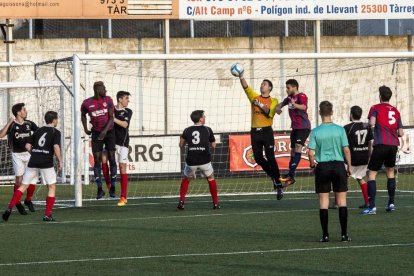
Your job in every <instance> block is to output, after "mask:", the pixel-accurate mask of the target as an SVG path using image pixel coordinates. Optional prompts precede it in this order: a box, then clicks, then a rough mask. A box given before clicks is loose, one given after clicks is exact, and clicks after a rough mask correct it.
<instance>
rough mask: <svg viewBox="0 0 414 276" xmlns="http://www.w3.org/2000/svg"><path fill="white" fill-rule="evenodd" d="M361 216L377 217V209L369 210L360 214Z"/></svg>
mask: <svg viewBox="0 0 414 276" xmlns="http://www.w3.org/2000/svg"><path fill="white" fill-rule="evenodd" d="M360 214H361V215H376V214H377V208H376V207H373V208H367V209H365V210H363V211H361V213H360Z"/></svg>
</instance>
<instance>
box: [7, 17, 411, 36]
mask: <svg viewBox="0 0 414 276" xmlns="http://www.w3.org/2000/svg"><path fill="white" fill-rule="evenodd" d="M321 26H322V35H324V36H353V35H411V34H413V33H414V19H409V20H343V21H342V20H336V21H322V23H321ZM163 32H164V21H163V20H40V19H38V20H22V21H20V22H19V24H18V26H17V27H16V28H15V33H14V37H15V38H17V39H19V38H20V39H24V38H108V37H113V38H144V37H154V38H156V37H163ZM312 35H313V22H312V21H303V20H302V21H296V20H294V21H249V20H245V21H194V22H191V21H187V20H171V21H170V36H171V37H242V36H243V37H245V36H251V37H267V36H312Z"/></svg>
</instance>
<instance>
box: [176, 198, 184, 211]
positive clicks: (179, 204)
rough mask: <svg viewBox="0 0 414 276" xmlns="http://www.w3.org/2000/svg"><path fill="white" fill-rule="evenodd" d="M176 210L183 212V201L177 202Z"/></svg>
mask: <svg viewBox="0 0 414 276" xmlns="http://www.w3.org/2000/svg"><path fill="white" fill-rule="evenodd" d="M177 209H178V210H184V201H181V200H180V202H178V206H177Z"/></svg>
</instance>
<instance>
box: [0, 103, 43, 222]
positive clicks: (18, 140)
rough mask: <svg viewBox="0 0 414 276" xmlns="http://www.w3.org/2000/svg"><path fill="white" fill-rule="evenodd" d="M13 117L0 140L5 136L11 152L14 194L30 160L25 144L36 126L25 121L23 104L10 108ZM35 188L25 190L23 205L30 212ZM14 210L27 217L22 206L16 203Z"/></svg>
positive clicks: (32, 209)
mask: <svg viewBox="0 0 414 276" xmlns="http://www.w3.org/2000/svg"><path fill="white" fill-rule="evenodd" d="M12 113H13V116H14V118H13V117H11V118H10V119H9V121H8V122H7V124H6V125H5V126H4V127H3V129H2V130H0V138H3V137H4V136H6V135H7V138H8V143H9V147H10V150H11V152H12V162H13V170H14V174H15V176H16V178H15V184H14V192H15V191H16V190H17V189H18V188H19V187H20V185H21V184H22V180H23V174H24V172H25V170H26V167H27V163H28V162H29V159H30V153H29V152H28V151H27V150H26V147H25V146H26V143H30V142H31V139H32V134H33V133H34V132H35V131H36V130H37V129H38V127H37V125H36V124H35V123H33V122H32V121H29V120H27V119H26V118H27V110H26V107H25V104H24V103H18V104H15V105H13V106H12ZM35 189H36V186H35V185H33V183H32V184H31V185H29V187H28V189H27V194H26V199H25V201H24V204H25V205H26V206H27V207H28V208H29V210H30V211H31V212H35V208H34V205H33V203H32V197H33V194H34V191H35ZM16 208H17V210H18V211H19V213H20V214H22V215H27V212H26V210H25V209H24V207H23V205H22V204H21V203H20V201H19V202H16Z"/></svg>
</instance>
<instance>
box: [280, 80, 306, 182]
mask: <svg viewBox="0 0 414 276" xmlns="http://www.w3.org/2000/svg"><path fill="white" fill-rule="evenodd" d="M286 92H287V94H288V96H287V97H286V98H285V99H284V100H283V102H281V103H279V104H278V105H277V106H276V113H277V114H280V113H282V108H283V107H284V106H288V108H289V117H290V119H291V120H292V124H291V128H292V132H291V134H290V148H291V157H290V162H289V172H288V174H286V175H284V176H283V177H281V178H280V180H281V181H282V182H284V186H289V185H292V184H294V183H295V182H296V180H295V171H296V168H297V167H298V165H299V162H300V160H301V158H302V149H303V147H304V146H305V142H306V139H308V136H309V133H310V131H311V123H310V121H309V119H308V113H307V110H308V97H307V96H306V94H305V93H302V92H299V83H298V81H297V80H295V79H289V80H287V81H286Z"/></svg>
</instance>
